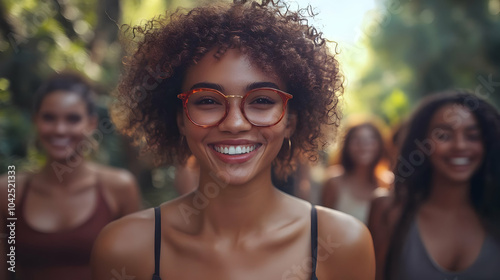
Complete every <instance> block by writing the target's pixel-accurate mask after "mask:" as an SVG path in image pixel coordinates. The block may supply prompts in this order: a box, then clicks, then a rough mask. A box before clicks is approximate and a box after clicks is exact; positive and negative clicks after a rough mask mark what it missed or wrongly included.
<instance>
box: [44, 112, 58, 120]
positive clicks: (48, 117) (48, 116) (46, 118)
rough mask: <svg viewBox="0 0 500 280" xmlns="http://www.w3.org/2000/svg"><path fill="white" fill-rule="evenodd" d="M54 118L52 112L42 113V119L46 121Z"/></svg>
mask: <svg viewBox="0 0 500 280" xmlns="http://www.w3.org/2000/svg"><path fill="white" fill-rule="evenodd" d="M55 119H56V116H54V115H53V114H49V113H44V114H42V120H44V121H46V122H52V121H54V120H55Z"/></svg>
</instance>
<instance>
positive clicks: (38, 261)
mask: <svg viewBox="0 0 500 280" xmlns="http://www.w3.org/2000/svg"><path fill="white" fill-rule="evenodd" d="M96 188H97V203H96V207H95V209H94V211H93V213H92V215H91V216H90V217H89V218H88V219H87V220H86V221H85V222H84V223H83V224H81V225H79V226H77V227H75V228H72V229H67V230H62V231H58V232H52V233H45V232H41V231H38V230H36V229H33V228H32V227H31V226H29V225H28V224H27V223H26V221H25V220H24V215H25V214H24V202H25V200H26V196H27V194H28V192H29V190H30V179H28V180H27V182H26V186H25V188H24V192H23V194H22V196H21V200H20V202H19V203H18V205H17V209H18V213H17V214H18V217H19V218H18V220H17V225H16V259H17V263H18V265H19V271H20V276H21V278H20V279H50V278H51V279H74V280H76V279H78V280H80V279H82V280H83V279H86V280H87V279H90V278H91V276H90V265H89V263H90V253H91V251H92V246H93V244H94V241H95V239H96V238H97V235H98V234H99V232H100V231H101V229H102V228H103V227H104V226H105V225H107V224H108V223H109V222H111V221H113V220H114V219H115V217H114V216H113V213H112V212H111V209H110V208H109V206H108V205H107V203H106V201H105V199H104V195H103V193H102V192H103V191H102V187H101V186H100V180H99V179H98V180H97V186H96ZM32 277H36V278H32Z"/></svg>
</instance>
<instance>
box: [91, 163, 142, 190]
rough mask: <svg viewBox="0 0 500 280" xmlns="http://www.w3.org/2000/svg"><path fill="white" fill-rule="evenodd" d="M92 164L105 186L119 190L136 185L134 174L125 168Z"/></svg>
mask: <svg viewBox="0 0 500 280" xmlns="http://www.w3.org/2000/svg"><path fill="white" fill-rule="evenodd" d="M92 165H93V166H92V167H93V168H94V169H95V170H97V172H98V174H99V175H100V180H102V182H103V185H104V186H106V188H109V189H113V190H119V189H124V188H132V187H136V186H137V181H136V179H135V177H134V175H133V174H132V173H131V172H130V171H128V170H126V169H121V168H115V167H111V166H106V165H100V164H95V163H93V164H92Z"/></svg>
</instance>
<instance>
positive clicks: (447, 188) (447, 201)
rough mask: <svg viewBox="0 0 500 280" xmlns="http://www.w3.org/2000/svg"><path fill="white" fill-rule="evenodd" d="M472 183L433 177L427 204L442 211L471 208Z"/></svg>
mask: <svg viewBox="0 0 500 280" xmlns="http://www.w3.org/2000/svg"><path fill="white" fill-rule="evenodd" d="M469 196H470V181H467V182H460V183H457V182H451V181H449V180H446V179H445V178H442V177H439V176H433V178H432V181H431V193H430V196H429V198H428V199H427V202H426V204H428V205H432V206H434V207H437V208H440V209H457V208H462V207H464V206H467V207H469V206H471V203H470V199H469Z"/></svg>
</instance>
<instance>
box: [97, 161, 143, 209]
mask: <svg viewBox="0 0 500 280" xmlns="http://www.w3.org/2000/svg"><path fill="white" fill-rule="evenodd" d="M92 165H93V168H94V169H95V170H97V172H98V174H99V180H100V182H101V186H103V188H104V191H105V193H106V197H107V200H108V203H109V204H110V206H111V208H112V209H113V210H114V211H115V212H116V213H117V215H118V216H124V215H127V214H130V213H133V212H135V211H138V210H139V209H140V208H141V195H140V191H139V186H138V185H137V180H136V179H135V177H134V175H133V174H132V173H131V172H130V171H128V170H125V169H119V168H114V167H110V166H104V165H99V164H92Z"/></svg>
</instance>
